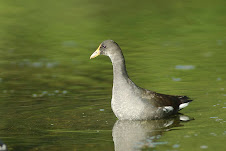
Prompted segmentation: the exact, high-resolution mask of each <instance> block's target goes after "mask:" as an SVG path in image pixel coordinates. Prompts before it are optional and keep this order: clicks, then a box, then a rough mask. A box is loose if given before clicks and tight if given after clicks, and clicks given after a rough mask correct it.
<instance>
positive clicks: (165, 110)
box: [163, 106, 174, 113]
mask: <svg viewBox="0 0 226 151" xmlns="http://www.w3.org/2000/svg"><path fill="white" fill-rule="evenodd" d="M173 109H174V108H173V107H172V106H165V107H163V111H164V112H167V113H169V112H171V111H173Z"/></svg>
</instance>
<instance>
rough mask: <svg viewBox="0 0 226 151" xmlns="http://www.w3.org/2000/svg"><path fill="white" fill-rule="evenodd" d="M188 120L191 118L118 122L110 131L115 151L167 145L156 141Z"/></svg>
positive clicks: (179, 117)
mask: <svg viewBox="0 0 226 151" xmlns="http://www.w3.org/2000/svg"><path fill="white" fill-rule="evenodd" d="M189 120H191V118H189V117H188V116H185V115H177V116H176V117H175V118H170V119H161V120H152V121H121V120H118V121H117V122H116V123H115V125H114V127H113V130H112V136H113V141H114V145H115V151H134V150H141V149H144V148H154V147H156V146H157V145H161V144H167V142H161V141H158V139H159V138H161V137H162V135H163V133H164V132H166V131H169V130H170V128H173V127H178V126H181V124H180V123H181V122H182V121H189Z"/></svg>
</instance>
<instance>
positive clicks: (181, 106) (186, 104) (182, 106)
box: [179, 102, 189, 110]
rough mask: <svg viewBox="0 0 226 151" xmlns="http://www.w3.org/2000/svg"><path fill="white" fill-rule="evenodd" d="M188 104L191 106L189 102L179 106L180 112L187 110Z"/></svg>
mask: <svg viewBox="0 0 226 151" xmlns="http://www.w3.org/2000/svg"><path fill="white" fill-rule="evenodd" d="M188 104H189V102H187V103H183V104H181V105H180V106H179V110H181V109H183V108H185V107H186V106H188Z"/></svg>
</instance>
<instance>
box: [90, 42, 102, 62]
mask: <svg viewBox="0 0 226 151" xmlns="http://www.w3.org/2000/svg"><path fill="white" fill-rule="evenodd" d="M100 46H101V44H100ZM100 46H99V47H98V48H97V50H96V51H95V52H94V53H93V54H92V55H91V56H90V59H93V58H95V57H97V56H99V55H100Z"/></svg>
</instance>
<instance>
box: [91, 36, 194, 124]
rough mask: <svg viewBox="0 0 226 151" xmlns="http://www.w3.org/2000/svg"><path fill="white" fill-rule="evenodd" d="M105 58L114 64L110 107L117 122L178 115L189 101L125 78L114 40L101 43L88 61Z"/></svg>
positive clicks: (117, 47)
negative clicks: (147, 87)
mask: <svg viewBox="0 0 226 151" xmlns="http://www.w3.org/2000/svg"><path fill="white" fill-rule="evenodd" d="M99 55H105V56H108V57H109V58H110V60H111V62H112V65H113V88H112V99H111V108H112V110H113V112H114V114H115V116H116V117H117V118H118V119H119V120H153V119H161V118H166V117H169V116H171V115H173V114H177V113H178V111H179V110H181V109H183V108H185V107H186V106H188V104H189V103H190V102H191V101H192V100H191V99H190V98H189V97H187V96H180V95H166V94H161V93H157V92H154V91H151V90H147V89H144V88H141V87H139V86H137V85H136V84H135V83H134V82H133V81H132V80H131V79H130V78H129V76H128V74H127V71H126V65H125V59H124V56H123V53H122V50H121V48H120V47H119V45H118V44H117V43H116V42H115V41H113V40H105V41H103V42H102V43H101V44H100V45H99V47H98V48H97V50H96V51H95V52H94V53H93V54H92V55H91V56H90V59H92V58H95V57H97V56H99Z"/></svg>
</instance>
